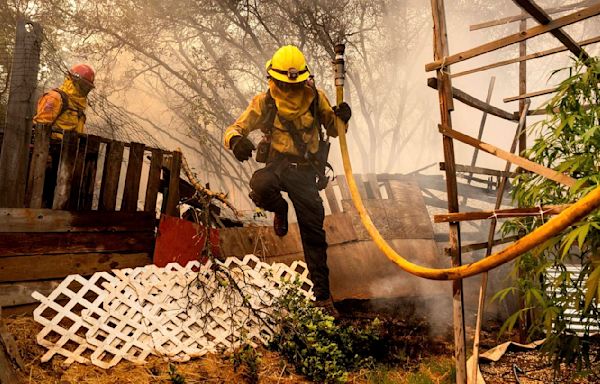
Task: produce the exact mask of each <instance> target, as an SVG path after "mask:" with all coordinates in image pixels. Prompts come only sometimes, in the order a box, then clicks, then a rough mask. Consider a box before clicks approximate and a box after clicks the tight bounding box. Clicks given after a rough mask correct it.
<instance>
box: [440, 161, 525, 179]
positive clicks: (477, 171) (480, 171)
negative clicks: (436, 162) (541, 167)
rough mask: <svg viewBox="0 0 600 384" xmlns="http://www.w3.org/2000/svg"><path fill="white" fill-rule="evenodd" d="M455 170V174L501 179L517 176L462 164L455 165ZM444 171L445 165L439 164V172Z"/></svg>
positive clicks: (514, 173)
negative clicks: (470, 174) (461, 173)
mask: <svg viewBox="0 0 600 384" xmlns="http://www.w3.org/2000/svg"><path fill="white" fill-rule="evenodd" d="M455 169H456V172H463V173H475V174H479V175H488V176H496V177H503V176H508V177H515V176H516V175H517V173H516V172H504V171H499V170H496V169H490V168H483V167H472V166H470V165H462V164H456V165H455ZM444 170H446V163H444V162H443V161H442V162H440V171H444Z"/></svg>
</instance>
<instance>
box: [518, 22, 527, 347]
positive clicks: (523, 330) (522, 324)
mask: <svg viewBox="0 0 600 384" xmlns="http://www.w3.org/2000/svg"><path fill="white" fill-rule="evenodd" d="M526 14H527V12H525V11H522V12H521V15H522V16H523V17H525V15H526ZM525 30H527V19H523V20H521V22H520V23H519V32H523V31H525ZM526 54H527V42H526V41H521V42H520V43H519V56H525V55H526ZM526 93H527V61H521V62H520V63H519V95H524V94H526ZM525 101H526V99H519V115H521V116H523V111H524V110H525V108H526V107H525V105H526V104H525ZM522 119H523V127H526V126H527V117H526V116H523V117H522ZM519 125H521V124H519ZM526 149H527V131H526V130H525V129H523V132H522V133H521V135H520V136H519V152H518V154H519V155H521V154H522V153H523V152H524V151H525V150H526ZM519 305H520V307H521V308H524V307H525V301H524V299H523V298H522V297H521V298H519ZM518 327H519V341H520V342H521V343H525V342H526V341H527V327H528V325H527V321H526V320H525V319H521V320H520V321H519V325H518Z"/></svg>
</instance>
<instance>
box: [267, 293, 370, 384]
mask: <svg viewBox="0 0 600 384" xmlns="http://www.w3.org/2000/svg"><path fill="white" fill-rule="evenodd" d="M276 311H277V314H278V315H277V316H276V317H277V320H278V322H279V324H278V332H277V334H276V335H275V337H274V338H273V340H272V342H271V347H272V348H273V349H275V350H277V351H278V352H279V353H281V355H282V356H284V357H285V358H286V359H287V360H288V361H289V362H291V363H292V364H293V365H294V366H295V368H296V370H297V371H298V372H299V373H300V374H303V375H305V376H307V377H308V378H309V379H311V380H313V381H316V382H319V383H345V382H346V381H347V380H348V371H351V370H355V369H358V368H361V367H365V366H369V365H372V364H373V357H372V354H373V351H374V350H375V349H376V348H375V347H374V346H375V345H376V343H377V341H378V339H379V337H378V335H379V325H380V323H379V321H378V320H377V319H375V320H374V321H373V322H372V324H371V325H370V326H368V327H366V328H365V329H357V328H355V327H352V326H342V325H338V324H336V323H335V322H334V319H333V317H331V316H329V315H326V314H325V313H323V311H322V310H321V309H320V308H315V307H313V306H312V305H311V303H310V302H309V301H308V300H307V299H306V298H305V297H304V296H301V295H300V294H299V293H298V290H297V287H296V284H290V285H289V286H287V287H286V288H285V289H284V294H283V295H282V296H281V297H280V298H279V300H278V302H277V304H276Z"/></svg>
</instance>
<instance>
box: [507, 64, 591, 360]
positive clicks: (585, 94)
mask: <svg viewBox="0 0 600 384" xmlns="http://www.w3.org/2000/svg"><path fill="white" fill-rule="evenodd" d="M586 64H587V65H584V63H583V62H581V61H575V63H574V65H573V67H569V68H564V69H561V70H558V71H555V72H554V73H553V74H552V76H554V75H556V74H559V73H563V72H564V71H568V75H569V76H568V78H567V79H566V80H564V81H562V83H561V84H560V86H559V90H558V92H557V93H556V95H555V96H554V97H553V98H552V99H551V100H550V101H549V102H548V104H547V106H546V112H547V114H548V117H547V119H546V120H544V121H543V122H541V123H540V124H537V125H534V127H533V128H534V131H533V132H534V134H535V136H536V139H535V141H534V143H533V146H532V147H531V148H530V149H529V150H527V151H526V153H525V155H526V157H528V158H529V159H530V160H532V161H535V162H537V163H540V164H543V165H545V166H546V167H550V168H553V169H555V170H557V171H559V172H562V173H565V174H568V175H570V176H571V177H573V178H575V179H577V182H576V184H575V186H573V187H571V188H567V187H565V186H563V185H559V184H558V183H556V182H554V181H551V180H548V179H544V178H543V177H541V176H539V175H536V174H533V173H521V174H519V175H518V176H517V177H516V178H515V180H514V183H513V187H514V188H513V190H512V197H513V199H514V200H515V201H516V202H517V203H518V205H519V206H523V207H535V206H541V205H551V204H568V203H574V202H576V201H577V200H579V199H580V198H581V197H582V196H584V195H586V194H587V193H588V192H590V191H591V190H593V189H594V188H596V187H597V186H598V185H599V184H600V173H599V170H600V156H599V155H600V153H599V152H600V151H599V148H600V89H599V86H598V82H599V81H600V62H599V61H598V58H593V59H591V60H590V61H588V62H587V63H586ZM547 220H548V218H547V217H542V218H539V217H538V218H532V217H527V218H518V219H514V220H511V221H507V222H506V223H505V224H504V225H503V228H502V229H503V233H505V234H508V233H521V234H523V233H527V232H530V231H532V230H534V229H535V228H537V227H539V226H540V225H542V224H543V223H544V222H545V221H547ZM599 245H600V213H598V211H596V212H594V213H592V214H590V215H589V216H588V217H587V218H585V219H584V220H582V221H580V222H578V223H575V224H573V225H572V226H570V227H569V228H568V229H567V230H565V231H563V232H562V233H561V234H559V235H557V236H555V237H553V238H551V239H549V240H547V241H546V242H545V243H543V244H541V245H540V246H538V247H537V248H535V249H534V250H533V251H531V252H530V253H527V254H525V255H523V256H522V257H521V258H520V259H519V260H517V262H516V263H515V271H514V273H515V277H516V284H515V286H513V287H510V288H507V289H506V290H503V291H500V292H498V293H497V294H496V298H499V299H503V298H505V297H506V296H507V295H508V294H509V293H517V294H518V295H519V296H520V297H522V298H523V301H524V306H523V307H524V309H521V310H519V311H518V312H516V313H514V314H513V315H512V316H510V317H509V318H508V320H507V321H506V323H505V324H504V327H503V330H511V329H512V327H513V326H514V325H515V323H516V322H517V320H519V319H520V320H524V319H527V320H528V321H530V328H529V335H530V337H534V336H535V337H537V336H540V335H545V336H546V342H545V344H544V350H545V351H546V352H548V353H549V354H550V355H551V356H552V357H553V358H554V363H555V364H556V366H557V367H558V364H560V363H561V362H565V361H566V362H576V363H577V367H578V368H579V369H581V368H582V365H583V363H585V362H586V361H587V360H588V359H589V345H588V344H587V335H588V333H589V332H588V329H587V327H586V329H585V330H584V331H583V333H584V337H583V338H580V337H577V336H576V334H575V332H573V331H572V330H570V329H568V323H569V319H570V318H569V316H568V315H569V313H568V311H572V310H575V311H576V313H577V315H578V316H581V318H585V317H587V318H590V319H592V321H591V322H590V324H597V323H598V319H600V316H599V313H598V308H599V306H598V304H599V300H600V284H599V282H600V254H599V253H598V248H599ZM571 264H580V265H581V267H582V272H581V273H580V275H579V276H578V277H577V278H576V277H574V276H573V275H572V274H571V273H570V272H569V271H568V269H567V267H568V266H569V265H571ZM549 268H555V269H557V270H558V273H556V274H552V275H550V274H548V273H547V270H548V269H549ZM548 288H552V291H554V293H550V292H549V291H550V290H549V289H548Z"/></svg>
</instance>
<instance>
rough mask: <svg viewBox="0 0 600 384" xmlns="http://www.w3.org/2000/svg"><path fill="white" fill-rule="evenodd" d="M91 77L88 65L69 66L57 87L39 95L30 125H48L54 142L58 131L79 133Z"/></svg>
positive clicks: (90, 69)
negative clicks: (32, 123)
mask: <svg viewBox="0 0 600 384" xmlns="http://www.w3.org/2000/svg"><path fill="white" fill-rule="evenodd" d="M94 77H95V73H94V70H93V69H92V67H91V66H89V65H88V64H76V65H74V66H72V67H71V69H69V71H68V72H67V74H66V76H65V80H64V82H63V83H62V85H61V86H60V87H58V88H54V89H52V90H50V91H48V92H46V93H44V95H42V97H41V98H40V100H39V101H38V104H37V113H36V115H35V116H34V118H33V122H34V123H35V124H48V125H51V126H52V131H53V137H54V138H60V131H66V130H72V129H74V130H75V131H77V132H79V133H83V132H84V129H85V109H86V107H87V95H88V93H90V91H91V90H92V89H94Z"/></svg>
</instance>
